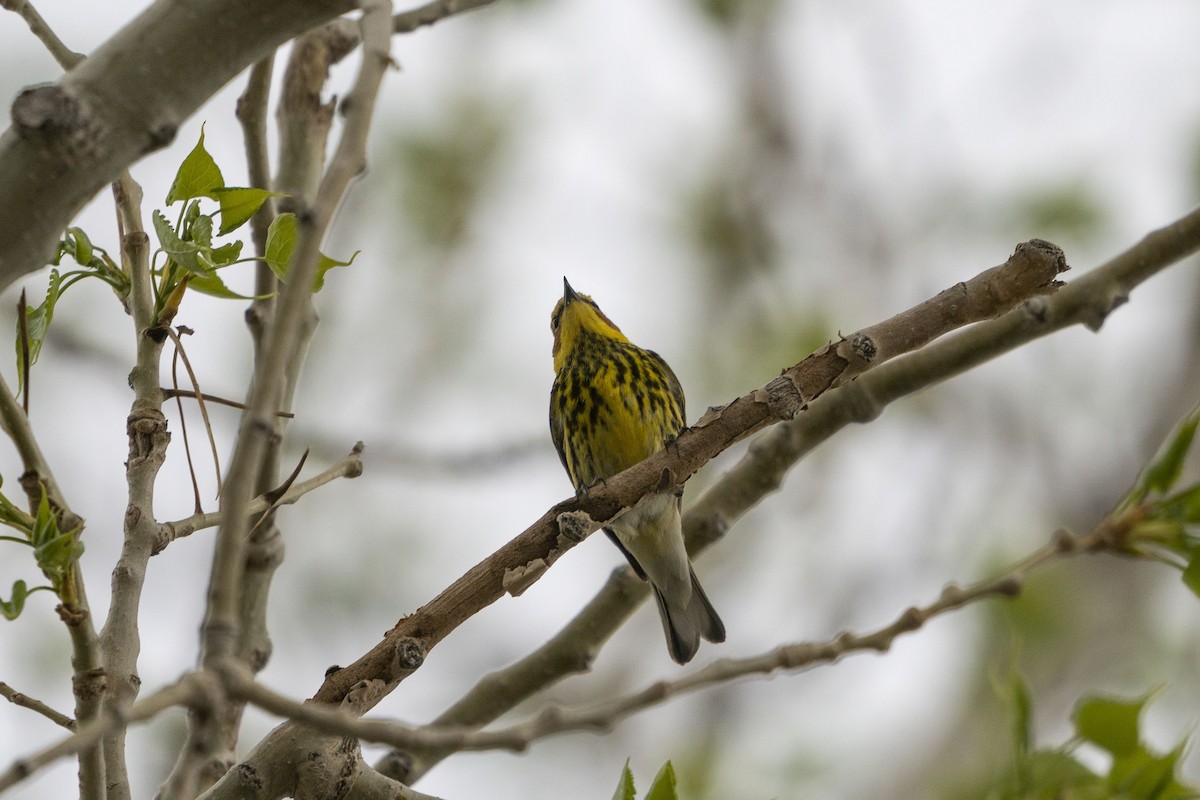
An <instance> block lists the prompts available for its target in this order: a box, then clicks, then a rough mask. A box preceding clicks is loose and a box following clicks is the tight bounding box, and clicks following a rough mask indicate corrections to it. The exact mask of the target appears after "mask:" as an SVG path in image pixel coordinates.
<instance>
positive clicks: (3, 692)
mask: <svg viewBox="0 0 1200 800" xmlns="http://www.w3.org/2000/svg"><path fill="white" fill-rule="evenodd" d="M0 697H3V698H5V699H6V700H8V702H10V703H12V704H13V705H15V706H21V707H22V708H28V709H29V710H30V711H36V712H37V713H39V714H41V715H42V716H43V717H45V718H46V719H48V720H50V721H51V722H53V723H54V724H55V725H61V726H62V727H64V728H66V729H67V730H69V731H73V730H75V720H73V719H71V718H70V717H68V716H67V715H66V714H64V713H62V712H61V711H55V710H54V709H53V708H51V707H50V706H48V705H46V704H45V703H43V702H42V701H41V700H37V699H34V698H32V697H30V696H29V695H27V694H23V693H21V692H18V691H17V690H16V689H14V688H12V687H11V686H9V685H8V684H7V683H3V682H0Z"/></svg>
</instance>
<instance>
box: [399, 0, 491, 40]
mask: <svg viewBox="0 0 1200 800" xmlns="http://www.w3.org/2000/svg"><path fill="white" fill-rule="evenodd" d="M494 2H496V0H434V1H433V2H432V3H426V4H425V5H423V6H418V7H417V8H414V9H412V10H411V11H404V12H401V13H399V14H397V15H396V16H394V17H393V18H392V31H393V32H394V33H411V32H412V31H415V30H417V29H418V28H424V27H426V26H427V25H433V24H434V23H436V22H441V21H442V20H444V19H446V18H447V17H451V16H454V15H455V14H462V13H465V12H467V11H473V10H475V9H477V8H483V7H484V6H489V5H491V4H492V3H494Z"/></svg>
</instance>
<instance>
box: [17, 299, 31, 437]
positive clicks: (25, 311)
mask: <svg viewBox="0 0 1200 800" xmlns="http://www.w3.org/2000/svg"><path fill="white" fill-rule="evenodd" d="M17 346H18V347H20V348H21V410H22V411H24V412H25V416H26V417H28V416H29V378H30V375H29V367H30V364H29V307H28V306H27V305H26V304H25V290H24V289H21V299H20V300H18V301H17Z"/></svg>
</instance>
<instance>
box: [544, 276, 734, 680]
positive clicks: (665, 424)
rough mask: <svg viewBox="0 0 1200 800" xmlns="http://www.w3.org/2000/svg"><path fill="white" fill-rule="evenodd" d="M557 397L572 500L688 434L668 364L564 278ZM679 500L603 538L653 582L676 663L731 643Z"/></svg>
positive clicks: (553, 318) (554, 326) (553, 405)
mask: <svg viewBox="0 0 1200 800" xmlns="http://www.w3.org/2000/svg"><path fill="white" fill-rule="evenodd" d="M550 330H551V331H553V332H554V371H555V376H554V388H553V389H551V390H550V435H551V436H552V437H553V439H554V446H555V448H557V449H558V457H559V458H561V459H562V463H563V466H564V467H566V468H567V475H569V476H570V477H571V483H573V484H575V489H576V491H583V490H585V489H587V488H588V487H590V486H592V485H593V484H595V483H597V482H598V481H602V480H603V479H605V478H608V477H611V476H612V475H616V474H617V473H618V472H620V471H621V470H623V469H626V468H627V467H632V466H633V465H634V464H636V463H638V462H639V461H641V460H642V459H644V458H646V457H647V456H650V455H653V454H654V453H657V452H658V451H659V450H662V449H663V447H665V446H666V445H667V444H668V443H669V442H671V441H673V440H674V439H675V437H676V436H677V435H679V433H680V431H682V430H683V428H684V416H683V387H681V386H680V385H679V380H678V379H677V378H676V377H675V373H673V372H672V371H671V368H670V367H668V366H667V362H665V361H663V360H662V358H660V357H659V356H658V354H656V353H652V352H650V351H649V350H643V349H642V348H640V347H638V346H637V345H635V344H633V342H631V341H629V340H628V339H627V338H625V335H624V334H623V333H621V330H620V329H619V328H618V327H617V326H616V325H614V324H613V323H612V320H610V319H609V318H608V317H606V316H605V315H604V312H603V311H601V310H600V308H599V306H597V305H596V303H595V302H594V301H593V300H592V298H590V297H588V296H587V295H586V294H577V293H576V292H575V290H574V289H572V288H571V284H569V283H567V280H566V278H563V297H562V300H559V301H558V305H556V306H555V307H554V313H553V314H551V315H550ZM681 502H682V501H681V498H680V497H678V496H677V495H673V494H660V495H656V496H653V497H650V498H648V499H647V500H646V501H644V502H643V503H641V504H640V505H638V506H637V507H636V508H632V509H630V510H629V511H626V512H625V513H624V514H622V515H621V516H620V517H618V518H617V519H615V520H613V522H612V523H611V525H610V526H609V527H608V528H605V533H607V534H608V536H609V538H611V539H612V540H613V542H614V543H616V545H617V547H619V548H620V549H621V552H623V553H624V554H625V557H626V558H628V559H629V563H630V565H631V566H632V567H633V571H634V572H636V573H637V574H638V577H640V578H642V579H643V580H646V579H648V580H649V581H650V585H651V586H652V587H653V588H654V599H655V600H657V601H658V611H659V615H660V616H661V617H662V623H663V630H664V631H665V633H666V635H667V647H668V649H670V651H671V658H673V659H675V660H676V661H678V662H679V663H680V664H686V663H687V662H688V661H691V659H692V656H694V655H696V650H697V649H698V648H699V647H700V637H701V636H703V637H704V638H705V639H707V640H708V641H710V642H723V641H725V626H724V625H723V624H722V623H721V619H720V617H718V616H717V612H716V611H714V610H713V607H712V605H711V604H710V603H709V602H708V598H707V597H706V596H705V595H704V590H703V589H701V588H700V584H699V583H698V582H697V581H696V573H695V572H694V571H693V570H692V565H691V564H690V563H689V562H688V556H687V550H686V549H685V548H684V546H683V528H682V527H681V525H680V520H679V511H680V506H681Z"/></svg>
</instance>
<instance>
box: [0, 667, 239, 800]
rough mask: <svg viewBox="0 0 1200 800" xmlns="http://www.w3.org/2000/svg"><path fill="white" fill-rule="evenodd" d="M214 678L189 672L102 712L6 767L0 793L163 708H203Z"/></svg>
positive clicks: (146, 718) (152, 715)
mask: <svg viewBox="0 0 1200 800" xmlns="http://www.w3.org/2000/svg"><path fill="white" fill-rule="evenodd" d="M213 684H214V681H213V680H212V679H211V678H208V677H206V676H204V675H201V674H199V673H189V674H188V675H185V676H184V677H182V678H180V679H179V680H178V681H176V682H175V683H173V684H171V685H170V686H165V687H163V688H162V689H159V690H158V691H157V692H155V693H154V694H152V695H150V696H149V697H147V698H145V699H143V700H141V701H139V702H137V703H135V704H134V705H133V706H131V707H130V708H129V709H128V710H126V711H125V712H124V713H119V714H118V713H112V712H109V711H106V712H104V713H102V714H101V715H100V716H99V717H97V718H96V719H93V720H91V721H90V722H86V723H81V724H80V725H79V729H78V730H77V731H76V732H75V733H74V734H72V735H71V736H68V737H67V738H65V739H63V740H62V741H60V742H59V743H58V744H55V745H51V746H50V747H47V748H45V749H43V750H41V751H39V752H37V753H34V754H33V755H31V756H28V757H26V758H20V759H17V760H15V761H14V762H13V763H12V766H10V767H9V768H8V769H6V770H5V771H4V772H2V773H0V792H4V791H6V790H8V789H11V788H12V787H13V786H15V785H16V784H18V783H20V782H21V781H23V780H25V779H26V778H28V777H30V776H31V775H33V774H34V773H36V772H37V771H38V770H40V769H42V768H43V767H45V766H47V765H48V764H52V763H54V762H55V761H57V760H58V759H60V758H66V757H67V756H71V755H75V754H76V753H81V752H84V751H86V750H90V749H93V748H95V747H96V745H97V744H99V742H100V740H101V739H103V738H105V737H107V736H110V735H111V734H112V733H114V732H115V731H123V730H125V729H126V728H128V727H129V726H130V725H132V724H134V723H137V722H145V721H147V720H150V719H153V718H154V717H156V716H158V715H159V714H161V713H162V712H163V711H165V710H167V709H169V708H174V707H176V706H187V707H188V708H205V707H207V705H208V703H209V701H210V700H211V698H212V696H213V694H214V692H215V691H216V690H217V687H215V686H214V685H213Z"/></svg>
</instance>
